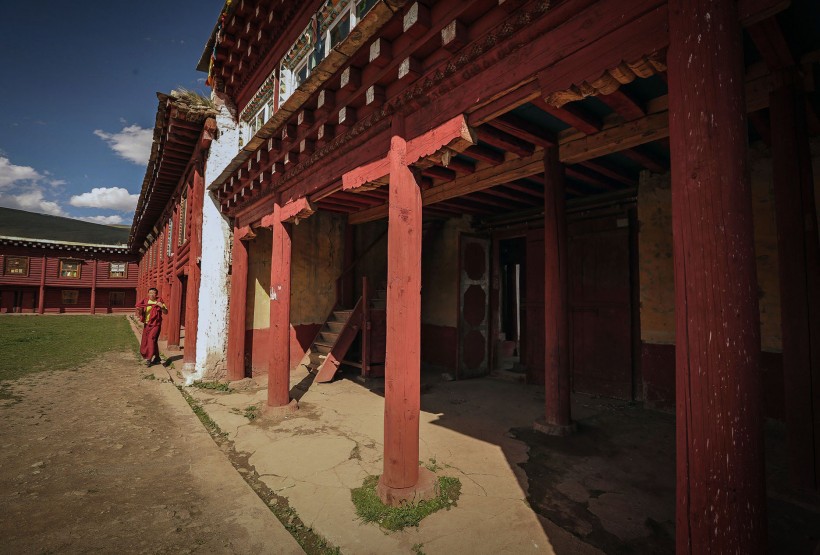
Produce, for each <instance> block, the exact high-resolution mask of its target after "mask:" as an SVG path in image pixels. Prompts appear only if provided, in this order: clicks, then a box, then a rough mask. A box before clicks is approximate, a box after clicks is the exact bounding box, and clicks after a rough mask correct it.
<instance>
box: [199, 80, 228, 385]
mask: <svg viewBox="0 0 820 555" xmlns="http://www.w3.org/2000/svg"><path fill="white" fill-rule="evenodd" d="M213 99H214V102H216V104H217V107H218V108H219V114H218V115H217V117H216V127H217V137H216V139H215V140H214V141H213V142H212V143H211V148H210V152H209V153H208V163H207V165H206V168H205V187H206V194H205V205H204V207H203V210H202V263H201V269H202V282H201V284H200V287H199V325H198V330H197V338H196V339H197V341H196V367H195V368H193V369H190V372H187V373H186V381H187V382H188V383H191V382H193V381H194V380H198V379H202V378H210V379H217V378H221V377H224V375H225V354H226V351H227V340H228V294H229V283H230V282H229V279H228V264H229V261H230V245H231V239H232V237H231V228H230V225H229V222H228V219H227V218H225V217H224V216H223V215H222V213H221V212H220V211H219V206H218V204H217V203H216V202H215V201H214V199H213V197H212V196H211V195H210V193H208V192H207V187H208V186H209V185H210V184H211V183H213V181H214V179H215V178H216V177H217V176H218V175H219V174H220V173H222V170H223V169H224V168H225V166H227V165H228V164H229V163H230V161H231V160H232V159H233V158H234V156H235V155H236V145H237V141H238V139H239V126H238V125H237V123H236V110H235V108H234V107H233V106H231V105H226V103H225V102H224V101H223V100H222V99H221V98H220V97H219V96H218V95H217V94H214V95H213Z"/></svg>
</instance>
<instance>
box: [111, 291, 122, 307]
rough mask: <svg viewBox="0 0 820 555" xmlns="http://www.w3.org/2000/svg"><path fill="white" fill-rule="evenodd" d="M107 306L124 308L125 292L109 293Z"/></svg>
mask: <svg viewBox="0 0 820 555" xmlns="http://www.w3.org/2000/svg"><path fill="white" fill-rule="evenodd" d="M108 306H125V291H110V292H109V293H108Z"/></svg>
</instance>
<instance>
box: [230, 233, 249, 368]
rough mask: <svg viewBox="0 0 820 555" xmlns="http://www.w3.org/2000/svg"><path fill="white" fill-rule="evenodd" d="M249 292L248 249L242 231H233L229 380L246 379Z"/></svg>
mask: <svg viewBox="0 0 820 555" xmlns="http://www.w3.org/2000/svg"><path fill="white" fill-rule="evenodd" d="M247 292H248V247H247V245H246V244H245V242H244V241H242V229H241V228H238V227H234V229H233V248H232V250H231V296H230V300H229V306H228V360H227V365H228V379H229V380H231V381H235V380H241V379H242V378H244V377H245V308H246V299H247Z"/></svg>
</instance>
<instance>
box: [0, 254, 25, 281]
mask: <svg viewBox="0 0 820 555" xmlns="http://www.w3.org/2000/svg"><path fill="white" fill-rule="evenodd" d="M29 259H30V257H28V256H5V257H3V275H4V276H20V277H28V275H29ZM12 260H15V261H20V260H25V268H24V271H23V272H16V271H14V270H15V269H16V268H10V267H9V266H10V264H9V262H11V261H12Z"/></svg>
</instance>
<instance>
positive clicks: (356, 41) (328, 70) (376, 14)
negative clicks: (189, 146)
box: [208, 0, 406, 191]
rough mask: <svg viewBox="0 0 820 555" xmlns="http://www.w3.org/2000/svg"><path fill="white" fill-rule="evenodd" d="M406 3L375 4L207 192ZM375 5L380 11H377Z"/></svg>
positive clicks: (400, 0) (391, 0) (279, 127)
mask: <svg viewBox="0 0 820 555" xmlns="http://www.w3.org/2000/svg"><path fill="white" fill-rule="evenodd" d="M405 3H406V0H388V1H384V0H383V1H382V2H379V3H378V4H376V5H375V6H374V7H373V8H372V9H371V10H370V11H369V12H368V13H367V15H366V16H365V17H364V19H362V21H361V22H360V23H359V25H357V27H356V29H357V31H359V32H357V33H351V34H349V35H348V36H347V37H346V38H345V39H344V40H343V41H342V42H341V43H339V44H338V45H336V46H335V47H334V48H333V50H332V51H331V52H330V53H329V54H328V55H327V57H325V59H323V60H322V61H321V62H320V63H319V64H318V65H317V66H316V67H315V68H314V69H313V71H312V72H311V74H310V75H309V76H308V78H307V79H306V80H305V82H304V83H302V84H301V85H300V86H299V88H298V89H297V90H296V91H294V93H293V94H292V95H291V96H290V97H289V98H288V99H287V100H286V101H285V102H284V104H282V106H280V107H279V109H278V110H277V111H276V113H274V114H273V115H272V116H271V118H270V119H269V120H268V121H267V122H266V123H265V125H263V126H262V127H261V128H260V129H259V131H258V132H257V133H256V135H254V136H253V137H252V138H251V139H249V140H248V142H247V143H246V144H245V145H244V147H243V148H242V149H241V150H240V151H239V152H238V153H237V155H236V156H235V157H234V158H233V160H231V162H230V163H228V165H227V166H225V168H224V169H223V170H222V173H220V174H219V175H218V176H217V177H216V178H215V179H214V181H213V182H212V183H211V185H210V186H209V187H208V189H209V190H210V191H214V190H216V189H219V188H220V187H221V186H222V185H223V184H224V183H225V182H226V181H227V180H229V179H230V177H231V176H232V175H233V174H234V172H236V170H237V169H239V168H241V167H243V166H244V165H245V164H246V163H247V161H248V159H249V158H250V156H251V154H254V153H255V152H256V151H257V150H259V149H260V148H261V147H262V145H264V144H265V142H266V140H267V139H268V138H270V137H275V136H278V135H279V134H281V131H282V129H283V128H284V126H285V125H287V124H288V123H289V120H290V119H291V118H292V117H293V116H295V115H296V114H297V113H298V112H299V111H300V109H302V108H303V107H304V105H305V104H306V103H307V102H308V100H309V99H310V98H311V97H312V95H313V94H314V93H315V92H316V91H318V90H319V89H321V88H322V86H323V85H324V84H325V83H326V82H328V81H330V80H331V79H333V78H334V77H335V76H336V74H337V73H338V72H339V70H340V69H341V68H342V67H343V66H344V65H345V63H346V62H347V60H349V59H350V58H351V57H352V56H353V55H355V54H356V53H357V52H359V51H360V49H361V48H363V47H364V46H365V45H366V44H368V43H369V41H370V39H371V38H373V36H375V35H376V33H378V32H379V31H380V30H381V29H382V27H384V25H386V24H387V22H388V21H390V19H391V18H392V17H393V15H395V13H396V12H397V11H398V10H399V9H400V8H401V7H402V6H403V5H404V4H405ZM379 6H381V7H382V8H381V9H379Z"/></svg>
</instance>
